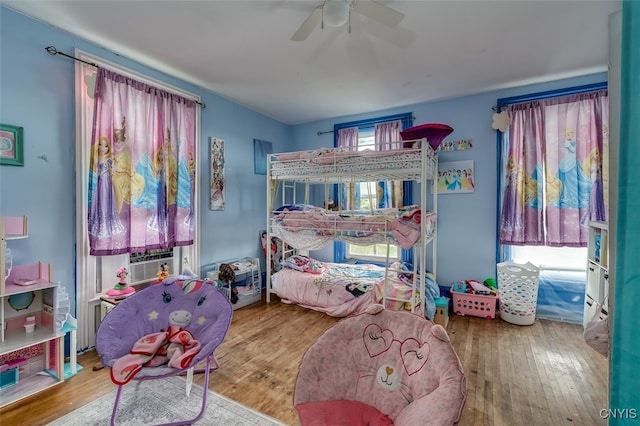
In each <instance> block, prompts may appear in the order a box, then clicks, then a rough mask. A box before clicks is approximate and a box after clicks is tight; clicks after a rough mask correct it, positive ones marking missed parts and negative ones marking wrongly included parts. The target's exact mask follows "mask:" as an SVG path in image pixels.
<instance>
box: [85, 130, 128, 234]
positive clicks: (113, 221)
mask: <svg viewBox="0 0 640 426" xmlns="http://www.w3.org/2000/svg"><path fill="white" fill-rule="evenodd" d="M91 161H92V164H94V165H95V166H94V168H93V169H92V171H91V174H92V175H91V177H90V185H89V234H90V235H93V236H94V237H97V238H105V237H108V236H113V235H117V234H120V233H122V232H124V230H125V227H124V225H123V224H122V222H121V221H120V217H119V216H118V211H117V203H116V197H115V189H114V187H113V181H112V175H113V167H114V164H113V159H112V157H111V144H110V142H109V139H108V138H107V137H105V136H100V137H99V138H98V142H97V143H95V144H94V145H93V149H92V153H91Z"/></svg>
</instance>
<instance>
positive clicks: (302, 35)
mask: <svg viewBox="0 0 640 426" xmlns="http://www.w3.org/2000/svg"><path fill="white" fill-rule="evenodd" d="M320 21H322V5H321V6H318V7H316V9H315V10H314V11H313V12H311V15H309V17H308V18H307V19H306V20H305V21H304V22H303V23H302V25H300V28H298V31H296V32H295V33H294V34H293V35H292V36H291V41H305V40H306V39H307V37H309V34H311V31H313V29H314V28H315V27H317V26H318V25H319V24H320Z"/></svg>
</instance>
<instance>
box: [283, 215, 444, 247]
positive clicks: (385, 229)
mask: <svg viewBox="0 0 640 426" xmlns="http://www.w3.org/2000/svg"><path fill="white" fill-rule="evenodd" d="M374 213H375V214H373V215H371V214H363V212H361V211H349V212H340V213H338V212H331V211H327V210H324V209H321V208H317V207H316V208H312V209H310V210H286V209H285V210H283V211H280V212H278V213H277V214H276V215H275V216H274V217H273V220H272V233H273V235H274V236H277V237H279V238H281V239H282V240H284V241H285V242H286V243H288V244H289V245H291V246H292V247H294V248H297V249H300V250H305V249H318V248H320V247H322V246H324V245H325V244H326V243H328V242H329V241H332V240H340V241H346V242H349V243H352V244H359V245H368V244H376V243H386V242H389V243H390V244H394V245H398V246H400V247H402V248H404V249H408V248H411V247H412V246H413V245H415V244H416V243H417V242H418V241H419V240H420V224H421V221H422V217H421V209H420V208H419V207H417V206H407V207H402V208H400V209H381V210H377V211H375V212H374ZM436 220H437V215H436V213H435V212H431V211H428V212H425V224H424V228H423V230H424V241H428V240H429V239H431V238H433V236H434V234H435V230H436Z"/></svg>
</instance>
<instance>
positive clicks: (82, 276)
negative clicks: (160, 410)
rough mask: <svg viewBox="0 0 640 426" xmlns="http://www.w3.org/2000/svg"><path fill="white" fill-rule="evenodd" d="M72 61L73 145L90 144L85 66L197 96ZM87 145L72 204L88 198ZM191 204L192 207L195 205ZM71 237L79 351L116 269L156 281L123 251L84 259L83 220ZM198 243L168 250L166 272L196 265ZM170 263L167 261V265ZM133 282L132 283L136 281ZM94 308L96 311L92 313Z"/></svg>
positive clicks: (82, 214) (80, 209)
mask: <svg viewBox="0 0 640 426" xmlns="http://www.w3.org/2000/svg"><path fill="white" fill-rule="evenodd" d="M75 57H77V58H79V59H82V60H83V61H86V63H84V62H76V76H75V77H76V82H75V83H76V95H77V96H76V111H77V119H76V140H77V141H83V142H86V141H90V140H91V131H92V126H93V109H94V107H93V105H94V99H93V98H92V97H91V96H92V95H93V93H92V91H91V90H89V87H91V84H90V82H91V81H94V82H95V77H96V67H94V66H92V65H88V64H87V63H94V64H98V65H100V66H101V67H105V68H108V69H111V70H117V71H118V73H119V74H122V75H127V76H130V77H132V78H133V79H135V80H137V81H142V82H145V83H147V84H149V85H153V86H155V87H159V88H161V89H163V90H165V91H168V92H173V93H178V94H180V95H182V96H184V97H187V98H191V99H198V97H197V96H196V95H194V94H192V93H188V92H185V91H183V90H180V89H178V88H176V87H172V86H169V85H166V84H165V83H163V82H161V81H157V80H153V79H150V78H148V77H146V76H144V75H141V74H138V73H135V72H133V71H130V70H128V69H125V68H123V67H120V66H118V65H116V64H114V63H110V62H107V61H104V60H103V59H101V58H98V57H95V56H93V55H89V54H87V53H84V52H82V51H80V50H76V51H75ZM199 117H200V114H196V135H199V134H200V120H199ZM89 146H90V145H89V144H88V143H80V142H79V143H77V144H76V154H75V158H77V159H81V161H80V160H79V161H77V164H76V176H78V179H77V185H76V188H75V189H76V198H77V199H78V200H87V199H88V188H89V173H87V170H88V168H89V159H90V149H89ZM195 155H196V158H195V164H196V167H197V165H198V164H199V161H198V152H197V144H196V152H195ZM195 182H196V187H195V194H196V196H197V194H198V193H199V189H198V186H197V185H198V180H197V179H196V181H195ZM196 205H197V204H196ZM76 214H77V217H79V218H86V217H88V208H87V203H83V202H78V203H77V213H76ZM194 214H195V218H194V223H196V224H197V223H198V221H199V212H198V211H197V209H196V211H195V212H194ZM76 223H77V226H76V235H77V260H76V270H77V272H76V277H77V280H76V281H77V288H76V317H77V319H78V333H77V338H78V347H79V348H89V347H91V346H93V344H94V342H95V331H94V330H95V324H96V323H97V320H98V319H99V317H100V311H99V302H100V295H101V293H102V292H103V289H108V288H112V287H113V285H114V284H116V283H117V277H116V271H117V269H118V268H121V267H127V268H128V269H129V270H130V273H131V269H132V268H133V267H134V266H133V265H138V266H135V268H136V269H145V268H146V270H143V276H144V277H145V278H144V280H145V281H149V280H151V279H153V278H155V277H156V273H157V272H158V271H157V269H156V267H157V265H153V266H146V267H145V266H143V265H151V264H152V263H153V262H154V261H150V262H139V263H137V264H134V263H132V264H130V263H129V261H130V255H129V253H124V254H119V255H114V256H91V255H89V252H90V249H89V239H88V235H89V230H88V225H87V221H86V220H78V221H76ZM198 244H199V242H198V240H197V233H196V235H195V238H194V244H193V245H191V246H181V247H177V248H174V249H173V250H172V252H173V253H175V254H174V256H173V267H171V266H170V268H171V269H170V270H171V271H172V272H173V271H177V270H178V269H177V268H178V267H179V263H180V262H179V261H178V259H182V258H184V257H187V258H188V259H189V261H190V262H191V264H192V265H198V264H199V259H198V253H199V248H198ZM155 262H157V260H156V261H155ZM168 263H169V264H170V265H171V262H168ZM132 275H133V274H131V275H130V276H129V278H130V280H129V281H130V283H133V279H135V278H136V276H137V275H133V276H132ZM136 280H137V279H136ZM96 308H98V309H97V311H96Z"/></svg>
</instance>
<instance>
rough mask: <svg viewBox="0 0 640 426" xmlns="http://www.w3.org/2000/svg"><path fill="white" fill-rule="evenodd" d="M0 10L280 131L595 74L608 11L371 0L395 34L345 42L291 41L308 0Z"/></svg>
mask: <svg viewBox="0 0 640 426" xmlns="http://www.w3.org/2000/svg"><path fill="white" fill-rule="evenodd" d="M360 1H365V0H360ZM1 3H2V4H3V5H4V6H7V7H9V8H11V9H13V10H16V11H18V12H21V13H23V14H25V15H28V16H31V17H33V18H36V19H38V20H40V21H43V22H47V23H49V24H52V25H54V26H56V27H59V28H62V29H64V30H66V31H68V32H70V33H72V34H74V35H77V36H79V37H81V38H83V39H86V40H88V41H91V42H93V43H95V44H97V45H99V46H102V47H105V48H106V49H108V50H110V51H113V52H115V53H118V54H120V55H121V56H125V57H128V58H130V59H133V60H135V61H137V62H139V63H142V64H144V65H147V66H149V67H152V68H154V69H157V70H159V71H163V72H165V73H168V74H170V75H173V76H175V77H178V78H180V79H182V80H185V81H188V82H190V83H193V84H195V85H197V86H199V87H202V88H205V89H208V90H210V91H212V92H214V93H217V94H219V95H220V96H222V97H224V98H226V99H229V100H231V101H233V102H235V103H238V104H240V105H243V106H245V107H247V108H250V109H252V110H255V111H258V112H260V113H263V114H265V115H267V116H269V117H272V118H274V119H276V120H279V121H281V122H283V123H287V124H300V123H306V122H311V121H316V120H322V119H326V118H330V117H336V116H343V115H350V114H360V113H364V112H370V111H376V110H382V109H387V108H395V107H400V106H404V105H411V104H415V103H422V102H427V101H434V100H440V99H447V98H455V97H459V96H464V95H470V94H475V93H481V92H485V91H490V90H496V89H501V88H506V87H513V86H520V85H523V84H529V83H537V82H544V81H551V80H556V79H559V78H565V77H572V76H577V75H584V74H589V73H595V72H602V71H606V70H607V60H608V55H607V46H608V41H607V40H608V35H607V25H608V24H607V23H608V15H609V14H610V13H612V12H615V11H618V10H620V8H621V5H620V1H619V0H601V1H587V0H572V1H552V0H540V1H524V0H510V1H505V0H502V1H481V0H473V1H460V0H446V1H380V3H383V4H385V5H387V6H389V7H392V8H394V9H396V10H398V11H400V12H402V13H404V14H405V17H404V19H403V20H402V21H401V22H400V24H399V25H397V26H396V27H393V28H390V27H386V26H385V25H383V24H380V23H378V22H376V21H373V20H371V19H368V18H365V17H364V16H362V15H358V14H353V16H352V22H351V33H350V34H349V33H348V27H347V26H344V27H340V28H327V27H325V29H324V30H321V29H320V27H317V28H316V29H314V30H313V32H312V33H311V34H310V35H309V37H308V38H307V40H306V41H303V42H293V41H290V37H291V36H292V35H293V33H294V32H295V31H296V30H297V29H298V27H299V26H300V24H302V22H303V21H304V20H305V19H306V18H307V17H308V16H309V14H311V12H312V11H313V10H314V9H315V8H316V7H317V6H319V5H321V4H322V3H323V1H322V0H314V1H282V0H281V1H275V0H273V1H272V0H261V1H212V0H209V1H205V0H200V1H187V0H157V1H151V0H145V1H117V0H106V1H105V0H82V1H78V0H74V1H59V0H47V1H34V0H28V1H25V0H20V1H6V0H2V1H1ZM44 47H45V46H43V48H44ZM64 53H67V54H71V53H73V52H64Z"/></svg>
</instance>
